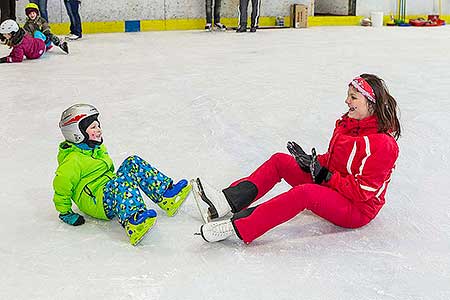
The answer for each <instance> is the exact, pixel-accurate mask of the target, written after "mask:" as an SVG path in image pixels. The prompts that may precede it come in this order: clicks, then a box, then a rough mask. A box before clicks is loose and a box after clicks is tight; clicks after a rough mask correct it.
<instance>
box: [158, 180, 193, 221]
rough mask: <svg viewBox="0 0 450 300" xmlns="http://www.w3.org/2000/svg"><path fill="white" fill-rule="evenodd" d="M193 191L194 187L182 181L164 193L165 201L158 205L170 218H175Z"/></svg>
mask: <svg viewBox="0 0 450 300" xmlns="http://www.w3.org/2000/svg"><path fill="white" fill-rule="evenodd" d="M191 189H192V185H191V184H190V183H189V182H188V181H187V180H186V179H182V180H180V181H179V182H178V183H177V184H175V185H173V186H172V188H171V189H170V190H167V191H166V192H165V193H164V195H163V200H162V201H161V202H160V203H158V205H159V207H161V208H162V209H163V210H164V211H165V212H166V213H167V215H168V216H169V217H173V216H174V215H176V213H177V212H178V209H179V208H180V206H181V205H182V204H183V203H184V201H185V200H186V198H187V196H188V195H189V193H190V192H191Z"/></svg>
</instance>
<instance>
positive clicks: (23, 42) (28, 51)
mask: <svg viewBox="0 0 450 300" xmlns="http://www.w3.org/2000/svg"><path fill="white" fill-rule="evenodd" d="M0 34H2V35H3V37H5V39H6V45H8V46H10V47H11V48H12V51H11V53H10V54H9V55H8V56H5V57H2V58H0V63H12V62H22V61H23V57H24V56H25V57H26V58H27V59H37V58H40V57H41V56H42V54H44V53H45V50H46V47H45V43H44V38H34V37H32V36H31V35H29V34H28V33H26V32H25V30H23V28H20V27H19V25H18V24H17V23H16V21H14V20H5V21H4V22H3V23H2V24H0Z"/></svg>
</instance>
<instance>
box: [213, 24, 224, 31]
mask: <svg viewBox="0 0 450 300" xmlns="http://www.w3.org/2000/svg"><path fill="white" fill-rule="evenodd" d="M214 27H216V28H217V29H219V30H222V31H225V30H227V26H225V25H223V24H222V23H214Z"/></svg>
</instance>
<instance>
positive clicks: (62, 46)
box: [59, 41, 69, 54]
mask: <svg viewBox="0 0 450 300" xmlns="http://www.w3.org/2000/svg"><path fill="white" fill-rule="evenodd" d="M59 48H61V50H62V51H64V52H66V53H67V54H69V45H67V42H66V41H64V42H61V44H59Z"/></svg>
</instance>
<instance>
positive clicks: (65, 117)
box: [59, 104, 99, 144]
mask: <svg viewBox="0 0 450 300" xmlns="http://www.w3.org/2000/svg"><path fill="white" fill-rule="evenodd" d="M98 115H99V112H98V110H97V109H96V108H95V107H94V106H92V105H90V104H74V105H72V106H71V107H69V108H68V109H66V110H65V111H63V113H62V115H61V121H59V128H61V132H62V134H63V136H64V138H65V139H66V140H67V141H69V142H72V143H75V144H79V143H82V142H83V141H84V139H85V133H84V132H83V131H82V130H83V129H82V128H80V122H81V121H82V120H84V119H86V118H88V117H97V116H98Z"/></svg>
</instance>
